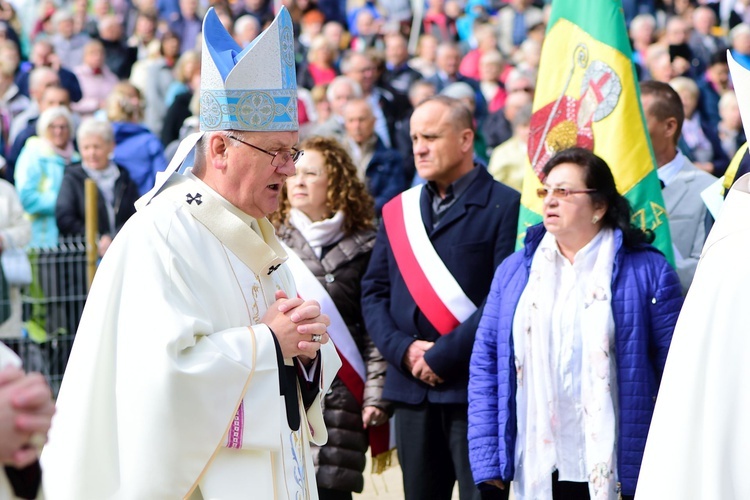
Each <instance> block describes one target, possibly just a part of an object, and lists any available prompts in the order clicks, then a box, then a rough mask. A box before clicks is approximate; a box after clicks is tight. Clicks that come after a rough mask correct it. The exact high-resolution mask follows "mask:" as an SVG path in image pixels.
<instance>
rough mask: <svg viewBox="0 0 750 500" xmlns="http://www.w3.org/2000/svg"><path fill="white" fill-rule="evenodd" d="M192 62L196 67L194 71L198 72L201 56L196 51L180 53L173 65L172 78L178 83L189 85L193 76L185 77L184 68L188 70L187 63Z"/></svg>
mask: <svg viewBox="0 0 750 500" xmlns="http://www.w3.org/2000/svg"><path fill="white" fill-rule="evenodd" d="M191 62H194V63H196V64H197V65H198V66H197V68H196V69H198V70H199V71H200V64H201V54H200V52H198V51H197V50H186V51H185V52H183V53H182V55H181V56H180V58H179V59H177V62H176V63H175V65H174V69H173V70H172V72H173V73H174V77H175V79H176V80H177V81H178V82H181V83H189V82H190V79H191V78H192V77H193V75H187V74H185V71H186V68H188V65H189V63H191Z"/></svg>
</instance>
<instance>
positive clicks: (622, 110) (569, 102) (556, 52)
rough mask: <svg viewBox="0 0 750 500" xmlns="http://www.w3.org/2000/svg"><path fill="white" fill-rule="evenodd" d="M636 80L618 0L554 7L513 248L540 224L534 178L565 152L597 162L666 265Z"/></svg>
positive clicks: (573, 1) (568, 0)
mask: <svg viewBox="0 0 750 500" xmlns="http://www.w3.org/2000/svg"><path fill="white" fill-rule="evenodd" d="M639 94H640V93H639V89H638V80H637V78H636V73H635V68H634V66H633V61H632V53H631V48H630V42H629V40H628V35H627V30H626V27H625V18H624V17H623V13H622V3H621V2H620V0H555V1H554V2H552V12H551V15H550V20H549V25H548V28H547V34H546V36H545V39H544V45H543V47H542V58H541V63H540V66H539V76H538V79H537V86H536V93H535V95H534V105H533V115H532V118H531V124H530V126H531V130H530V135H529V143H528V146H529V147H528V154H529V161H530V167H529V168H528V169H527V172H526V176H525V178H524V183H523V192H522V194H521V214H520V217H519V222H518V245H517V246H518V247H521V246H522V245H523V238H524V236H525V235H526V228H527V227H529V226H531V225H534V224H537V223H539V222H541V220H542V216H541V213H542V200H540V199H539V198H538V197H537V195H536V190H537V188H539V187H541V182H540V180H539V174H540V173H541V171H542V168H543V167H544V164H545V163H546V162H547V160H549V158H550V157H551V156H553V155H554V153H555V152H556V151H559V150H562V149H566V148H569V147H573V146H578V147H585V148H588V149H591V150H593V151H594V153H596V154H597V155H598V156H600V157H601V158H603V159H604V160H605V161H606V162H607V164H608V165H609V167H610V168H611V169H612V173H613V175H614V177H615V182H616V183H617V189H618V191H619V192H620V193H622V194H623V195H624V196H625V197H626V198H627V199H628V201H629V202H630V205H631V206H632V207H633V222H634V224H635V225H637V226H640V227H642V228H644V229H651V230H652V231H654V233H655V236H656V239H655V240H654V245H655V246H656V247H657V248H659V250H661V251H662V252H663V253H664V255H666V256H667V259H669V261H670V262H673V261H674V254H673V251H672V242H671V238H670V236H669V225H668V223H667V214H666V210H665V209H664V200H663V198H662V194H661V185H660V183H659V178H658V177H657V176H656V162H655V160H654V154H653V150H652V148H651V142H650V139H649V135H648V130H647V129H646V121H645V119H644V116H643V112H642V110H641V104H640V97H639Z"/></svg>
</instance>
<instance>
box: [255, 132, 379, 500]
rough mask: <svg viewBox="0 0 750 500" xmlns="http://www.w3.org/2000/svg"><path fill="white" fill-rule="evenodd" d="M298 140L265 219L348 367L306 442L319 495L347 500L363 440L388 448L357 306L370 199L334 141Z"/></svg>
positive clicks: (369, 345)
mask: <svg viewBox="0 0 750 500" xmlns="http://www.w3.org/2000/svg"><path fill="white" fill-rule="evenodd" d="M300 147H301V149H303V150H304V152H305V154H304V156H302V157H301V158H300V159H299V161H298V162H297V173H296V175H295V176H294V177H289V178H288V179H287V181H286V184H285V185H284V187H283V192H282V202H281V204H280V208H279V211H278V212H276V213H275V214H273V215H272V216H271V217H270V219H271V221H272V222H273V223H274V224H275V225H276V226H277V228H278V231H277V233H278V237H279V239H280V240H281V241H283V242H284V243H285V244H286V245H287V246H288V247H289V248H290V253H293V254H294V255H291V256H290V259H289V261H288V263H289V265H290V268H291V270H292V272H293V273H294V279H295V282H296V284H297V290H298V293H299V294H300V296H301V297H303V298H306V299H316V300H317V301H318V302H320V303H321V307H322V308H323V310H325V312H326V314H328V315H329V316H330V317H331V326H330V327H329V328H328V332H329V334H330V336H331V339H332V340H333V342H334V343H335V344H336V348H337V349H338V351H339V353H340V355H341V357H342V358H343V359H345V360H346V361H345V366H346V367H349V368H350V369H349V370H347V369H346V368H345V369H343V370H342V371H340V372H339V374H338V375H337V376H336V378H335V379H334V381H333V384H332V385H331V389H330V391H329V392H328V394H326V396H325V400H324V404H323V407H324V410H323V418H324V420H325V423H326V427H327V428H328V444H326V445H325V446H323V447H322V448H316V447H313V459H314V462H315V470H316V474H315V476H316V479H317V484H318V493H319V496H320V498H321V499H322V500H326V499H328V500H337V499H347V498H348V499H351V498H352V492H357V493H361V492H362V489H363V486H364V477H363V475H362V473H363V471H364V468H365V452H366V451H367V448H368V446H369V445H371V446H372V454H373V455H376V454H379V453H380V452H387V450H388V439H387V431H386V432H385V433H384V432H383V430H384V429H387V425H386V424H387V422H388V418H389V416H388V413H389V410H390V407H389V406H388V405H387V404H386V403H385V402H384V401H383V400H382V399H381V395H382V393H383V383H384V381H385V369H386V362H385V360H384V359H383V357H382V355H381V354H380V353H379V352H378V350H377V348H376V347H375V345H374V344H373V342H372V340H371V339H370V336H369V335H368V334H367V331H366V330H365V326H364V321H363V319H362V307H361V305H360V296H361V286H360V284H361V281H362V275H363V274H364V273H365V269H366V268H367V264H368V262H369V261H370V254H371V252H372V247H373V245H374V244H375V226H374V223H373V221H374V218H375V210H374V202H373V199H372V197H371V196H370V195H369V194H368V192H367V188H366V186H365V184H364V183H363V182H362V181H360V180H359V177H358V174H357V168H356V167H355V166H354V163H353V162H352V160H351V158H350V157H349V154H348V153H347V152H346V151H345V150H344V149H343V148H342V147H341V145H340V144H339V143H338V142H337V141H336V140H334V139H330V138H323V137H311V138H309V139H307V140H306V141H304V142H303V143H302V144H301V146H300ZM295 266H297V267H295ZM371 429H377V430H374V431H371ZM383 441H384V442H383ZM383 446H385V448H383ZM383 456H385V453H383ZM375 463H376V464H377V463H378V460H377V459H376V462H375Z"/></svg>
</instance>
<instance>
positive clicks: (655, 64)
mask: <svg viewBox="0 0 750 500" xmlns="http://www.w3.org/2000/svg"><path fill="white" fill-rule="evenodd" d="M281 3H282V4H284V5H286V6H287V7H288V8H289V10H290V12H291V14H292V17H293V20H294V23H295V44H296V56H297V69H298V71H297V79H298V84H299V121H300V125H301V139H305V138H307V137H310V136H314V135H315V136H319V135H320V136H327V137H332V138H335V139H337V140H338V141H339V143H340V144H341V145H342V146H344V148H345V149H346V151H347V152H348V153H349V154H350V155H351V157H352V159H353V160H354V163H355V165H356V167H357V169H358V171H359V173H360V177H361V178H362V180H366V181H367V185H368V189H369V191H370V193H371V194H372V195H373V197H374V199H375V208H376V213H378V214H379V213H380V209H381V207H382V206H383V204H384V203H385V202H386V201H387V200H388V199H390V198H391V197H393V196H394V195H395V194H397V193H399V192H400V191H402V190H403V189H405V188H406V187H408V186H410V185H412V184H413V183H415V182H419V179H415V168H414V160H413V155H412V151H411V149H412V148H411V139H410V137H409V118H410V115H411V110H412V108H413V106H414V105H415V104H416V103H418V102H420V101H421V100H423V99H425V98H426V97H429V96H430V95H433V94H436V93H444V94H447V95H449V96H452V97H456V98H459V99H462V100H463V101H464V102H466V104H467V105H468V106H470V108H471V109H473V110H474V116H475V119H476V126H477V130H478V133H477V137H476V140H475V156H476V160H477V161H479V162H480V163H483V164H485V165H487V166H488V167H489V170H490V172H491V173H492V174H493V176H494V177H495V178H496V179H497V180H499V181H501V182H504V183H506V184H508V185H509V186H511V187H514V188H515V189H520V187H521V182H522V180H523V168H524V165H525V163H526V161H527V159H526V142H527V137H528V129H529V121H530V118H531V114H532V113H531V107H532V101H533V95H534V89H535V86H536V83H537V82H536V76H537V71H538V66H539V60H540V53H541V48H542V43H543V41H544V36H545V30H546V22H547V19H548V16H549V11H550V7H551V5H550V1H549V0H548V1H547V2H543V1H541V0H535V1H532V0H506V1H501V0H426V2H425V3H424V4H422V2H413V1H410V0H381V1H369V0H366V1H362V0H348V1H347V0H326V1H323V0H320V1H318V2H316V1H315V0H283V1H282V2H281ZM210 6H213V7H215V8H216V9H217V11H218V13H219V16H220V18H221V20H222V22H223V23H224V25H225V27H226V28H227V30H228V31H229V32H230V33H233V34H234V37H235V39H236V40H237V42H238V43H239V44H240V45H241V46H246V45H247V44H249V43H252V40H253V39H254V37H255V36H257V34H258V33H260V32H261V31H262V29H263V28H264V27H265V26H266V25H267V24H268V23H270V22H271V21H272V19H273V15H274V9H275V8H277V7H278V6H277V5H275V4H274V2H272V1H269V0H89V1H86V0H71V1H67V2H66V1H61V0H58V1H57V2H55V1H52V0H44V1H38V0H35V1H21V0H17V1H0V156H1V158H0V164H2V174H3V177H4V178H5V179H6V180H8V181H9V182H11V183H13V184H15V186H16V189H17V192H18V193H19V195H20V198H21V202H22V205H23V207H24V210H25V211H26V212H27V213H28V214H30V216H31V218H32V220H33V228H32V239H31V245H32V246H36V247H44V246H53V245H55V244H56V242H57V238H58V235H59V234H61V232H62V234H71V231H78V230H79V228H80V225H76V226H75V228H73V227H71V225H70V224H64V226H65V227H60V226H59V220H58V219H59V217H60V214H59V213H56V212H59V211H60V210H62V211H63V212H65V211H66V210H67V211H68V212H69V209H70V208H71V204H75V203H76V201H77V200H76V199H75V196H72V197H71V196H65V197H64V198H59V197H58V195H59V191H60V189H61V186H62V185H63V177H64V174H65V173H66V172H67V169H66V167H67V166H69V165H72V164H77V163H82V164H83V166H84V170H86V168H88V170H97V169H96V168H95V167H87V163H91V162H92V160H90V159H89V158H87V154H86V153H85V152H84V151H83V150H82V148H81V137H79V136H80V135H81V134H80V132H81V131H80V126H81V124H82V123H84V122H85V121H86V119H87V118H91V117H93V118H95V119H97V120H100V121H105V122H108V123H109V124H110V126H111V131H108V130H107V131H103V129H101V128H99V129H97V132H91V130H92V128H91V127H89V128H84V130H83V132H84V135H91V134H95V135H97V137H99V138H100V139H101V140H100V141H99V142H101V143H102V144H101V145H100V146H98V147H101V148H103V150H104V156H103V158H105V160H106V159H107V158H109V157H111V159H112V160H113V162H112V163H113V164H112V165H110V162H109V161H101V162H100V163H102V166H101V167H100V168H99V169H98V170H97V171H101V172H104V171H105V170H106V169H110V175H109V177H108V178H112V177H114V176H115V175H114V172H115V170H118V171H122V172H124V175H123V176H118V179H120V184H122V185H123V186H121V187H120V188H119V189H126V187H127V188H128V189H129V187H128V186H129V183H133V184H135V186H136V187H137V192H138V193H139V194H143V193H144V192H145V191H147V190H148V189H149V188H150V187H151V186H152V185H153V182H154V176H155V174H156V172H158V171H160V170H163V169H164V168H165V166H166V164H167V162H168V160H169V159H170V157H171V155H172V154H173V152H174V151H175V149H176V145H177V144H178V142H179V140H180V139H181V138H182V137H184V136H185V135H186V134H187V133H188V132H191V131H193V130H195V129H197V127H198V125H199V124H198V118H197V116H198V110H199V106H200V102H199V98H198V97H199V93H198V92H195V91H196V90H197V89H198V87H199V84H200V45H201V21H202V15H203V13H204V12H205V11H206V10H207V8H208V7H210ZM623 10H624V13H625V18H626V22H627V23H628V29H629V34H630V38H631V43H632V47H633V59H634V63H635V65H636V69H637V73H638V77H639V79H641V80H642V81H643V80H654V81H661V82H665V83H669V84H670V85H671V86H672V87H673V88H674V89H675V90H676V91H677V92H678V93H679V95H680V97H681V100H682V102H683V107H684V112H685V122H684V125H683V129H682V136H681V139H680V144H679V146H680V149H681V150H682V152H683V153H684V154H685V155H686V156H687V157H688V158H689V159H691V160H692V161H693V163H694V164H695V165H696V166H698V167H699V168H701V169H703V170H706V171H708V172H710V173H712V174H714V175H717V176H720V175H721V174H723V172H724V170H725V169H726V168H727V165H728V163H729V160H730V158H731V157H732V156H733V155H734V154H735V152H736V151H737V150H738V148H739V147H740V146H741V145H742V144H743V143H744V142H745V137H744V133H743V130H742V126H741V122H740V118H739V112H738V108H737V102H736V98H735V96H734V94H733V92H732V86H731V82H730V79H729V73H728V68H727V63H726V55H725V54H726V49H727V48H729V49H730V50H731V51H732V53H733V55H734V57H735V59H736V60H737V61H738V62H739V63H740V64H743V65H745V66H748V67H750V25H748V24H747V23H746V20H747V19H748V18H750V1H748V0H729V1H726V0H720V1H719V0H714V1H711V0H700V1H695V0H661V1H659V0H625V1H624V2H623ZM105 128H106V127H105ZM84 140H85V138H84ZM90 149H91V148H90ZM94 163H96V161H94ZM112 169H115V170H112ZM71 172H72V171H71ZM99 177H107V176H106V174H101V175H99ZM124 181H127V182H124ZM99 184H101V182H100V183H99ZM109 184H112V185H111V186H110V185H109ZM109 184H108V188H107V189H106V190H105V191H106V193H105V196H104V198H105V200H106V199H107V198H109V200H108V202H107V203H106V204H105V208H104V209H103V210H104V212H103V213H105V214H106V213H107V211H109V212H118V213H119V207H120V205H121V204H122V196H119V195H118V193H120V191H116V190H115V189H114V184H113V183H112V182H110V183H109ZM123 192H124V191H123ZM126 212H127V213H130V212H131V211H130V210H126ZM110 215H111V214H110ZM106 219H111V220H110V221H109V222H110V224H109V226H108V227H107V226H105V227H103V229H105V231H103V234H108V235H110V236H113V235H114V233H115V232H116V230H117V229H118V227H119V225H121V224H119V222H124V221H119V220H115V218H114V217H105V220H106ZM103 247H106V243H105V244H104V245H103ZM103 249H105V248H103Z"/></svg>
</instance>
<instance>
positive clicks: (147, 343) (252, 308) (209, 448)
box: [42, 174, 340, 500]
mask: <svg viewBox="0 0 750 500" xmlns="http://www.w3.org/2000/svg"><path fill="white" fill-rule="evenodd" d="M252 227H254V228H255V229H252ZM285 259H286V254H285V253H284V251H283V250H282V249H281V247H280V245H279V243H278V241H277V240H276V239H275V236H274V234H273V228H272V227H271V225H270V224H269V223H268V221H266V220H265V219H263V220H259V221H255V220H254V219H252V218H251V217H249V216H247V215H246V214H244V213H242V212H240V211H239V210H237V209H236V208H235V207H233V206H232V205H231V204H229V203H228V202H226V200H224V199H223V198H221V197H219V196H218V195H217V194H216V193H214V192H213V191H212V190H211V189H210V188H208V187H207V186H206V185H205V184H203V183H202V182H200V181H198V180H197V179H195V178H194V177H192V176H191V175H189V174H188V175H185V176H181V175H173V176H172V179H170V181H169V182H168V183H167V184H166V186H165V187H164V189H163V190H162V192H161V193H160V194H159V195H158V196H156V197H155V198H154V199H153V200H152V201H151V203H150V204H149V205H148V206H146V207H144V208H143V209H142V210H140V211H139V212H138V213H136V215H135V216H133V217H132V218H131V220H130V221H128V223H127V224H126V225H125V227H124V228H123V230H122V231H121V232H120V234H119V235H118V236H117V238H115V241H114V242H113V244H112V246H111V247H110V249H109V250H108V252H107V255H106V256H105V258H104V259H103V261H102V264H101V265H100V267H99V269H98V271H97V275H96V279H95V280H94V284H93V287H92V289H91V291H90V293H89V297H88V300H87V303H86V307H85V310H84V313H83V317H82V319H81V324H80V327H79V330H78V333H77V336H76V340H75V343H74V346H73V350H72V353H71V357H70V361H69V362H68V367H67V369H66V373H65V376H64V378H63V383H62V387H61V390H60V395H59V397H58V401H57V414H56V415H55V418H54V420H53V424H52V429H51V432H50V438H49V442H48V444H47V446H46V447H45V450H44V452H43V454H42V466H43V469H44V487H45V495H46V498H48V499H50V500H55V499H58V498H59V499H87V498H92V499H94V498H96V499H108V498H113V499H149V500H150V499H162V498H163V499H175V498H191V499H194V498H197V499H199V498H205V499H209V498H210V499H234V498H263V499H266V498H268V499H287V498H294V499H298V498H299V499H304V498H317V490H316V487H315V477H314V469H313V464H312V459H311V457H310V453H309V444H308V443H309V442H310V441H312V442H314V443H316V444H318V443H320V444H322V443H324V442H325V440H326V439H327V434H326V431H325V427H324V425H323V417H322V409H321V397H322V396H323V395H324V394H325V391H326V390H327V388H328V386H329V385H330V383H331V380H332V379H333V376H334V375H335V373H336V370H338V366H339V365H340V361H339V359H338V356H337V355H336V353H335V349H334V348H333V347H332V346H331V345H330V344H328V345H326V346H323V348H322V349H321V352H320V356H319V358H320V363H321V392H320V394H319V397H318V398H317V399H316V401H315V402H314V403H313V405H312V406H311V407H310V409H309V410H308V411H307V412H304V411H302V412H301V417H302V418H301V420H302V424H301V427H300V431H297V432H292V431H291V430H290V429H289V426H288V424H287V420H286V413H285V409H284V401H283V398H282V397H281V396H280V390H279V373H278V365H277V360H276V351H275V345H274V342H273V337H272V334H271V332H270V330H269V329H268V327H267V326H265V325H263V324H259V321H260V318H261V317H262V316H263V314H264V313H265V312H266V309H267V307H268V305H269V304H271V303H273V302H274V300H275V298H274V295H275V293H276V291H277V290H283V291H284V292H285V293H286V294H287V296H289V297H294V296H296V289H295V286H294V280H293V278H292V276H291V274H290V273H289V271H288V269H287V268H286V265H284V264H283V262H284V260H285ZM287 363H288V364H289V363H291V360H288V361H287ZM300 407H301V408H302V405H300ZM238 410H240V411H238ZM230 446H231V447H230Z"/></svg>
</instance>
